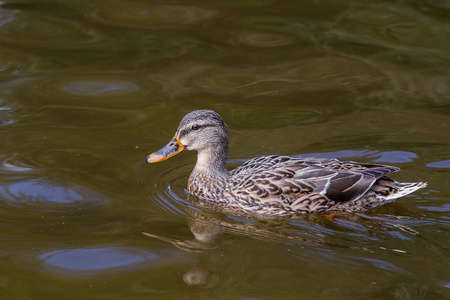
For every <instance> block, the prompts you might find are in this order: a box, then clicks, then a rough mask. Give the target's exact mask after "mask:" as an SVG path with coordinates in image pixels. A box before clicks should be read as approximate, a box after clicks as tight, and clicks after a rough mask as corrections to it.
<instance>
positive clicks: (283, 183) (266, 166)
mask: <svg viewBox="0 0 450 300" xmlns="http://www.w3.org/2000/svg"><path fill="white" fill-rule="evenodd" d="M398 170H399V169H398V168H396V167H390V166H382V165H373V164H360V163H356V162H351V161H340V160H337V159H322V158H299V157H290V156H264V157H259V158H256V159H253V160H250V161H248V162H246V163H245V164H244V165H242V166H241V167H239V168H237V169H236V170H234V171H232V172H231V175H232V178H233V185H234V188H235V189H237V190H241V191H243V192H244V193H248V194H249V195H251V196H254V197H258V198H261V199H264V198H278V199H282V200H283V201H284V202H290V203H292V202H293V201H295V200H296V199H298V198H299V197H302V196H305V195H308V194H321V195H324V196H326V197H327V198H328V199H330V200H334V201H338V202H345V201H353V200H356V199H358V198H359V197H361V196H362V195H364V194H365V193H366V192H367V191H368V190H369V189H370V187H371V186H372V185H373V184H374V182H375V181H376V180H377V179H378V178H381V177H383V176H386V175H387V174H389V173H392V172H395V171H398Z"/></svg>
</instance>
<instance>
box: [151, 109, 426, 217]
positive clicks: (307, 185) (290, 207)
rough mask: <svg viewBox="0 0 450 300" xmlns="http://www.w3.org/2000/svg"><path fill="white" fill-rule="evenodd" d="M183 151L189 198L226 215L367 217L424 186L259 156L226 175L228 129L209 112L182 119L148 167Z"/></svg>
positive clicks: (330, 164)
mask: <svg viewBox="0 0 450 300" xmlns="http://www.w3.org/2000/svg"><path fill="white" fill-rule="evenodd" d="M186 149H187V150H197V151H198V157H197V164H196V165H195V168H194V170H193V171H192V173H191V176H190V177H189V182H188V188H187V190H188V192H189V193H190V194H192V195H193V196H196V197H198V198H201V199H205V200H210V201H212V202H214V204H217V205H219V206H224V207H226V208H227V209H232V210H239V211H241V212H246V213H252V214H253V213H255V214H259V215H264V216H268V217H270V216H291V215H299V214H306V213H312V212H321V211H333V212H350V211H365V210H367V209H370V208H372V207H377V206H381V205H385V204H388V203H391V202H394V201H395V200H397V199H398V198H400V197H403V196H405V195H407V194H409V193H412V192H414V191H416V190H418V189H420V188H423V187H425V186H426V183H423V182H416V183H400V182H396V181H394V180H392V179H390V178H388V177H386V175H388V174H390V173H392V172H396V171H398V170H400V169H399V168H397V167H391V166H382V165H373V164H364V163H357V162H352V161H341V160H338V159H335V158H331V159H329V158H314V157H297V156H280V155H269V156H260V157H257V158H253V159H251V160H249V161H247V162H245V163H244V164H243V165H241V166H239V167H238V168H236V169H234V170H232V171H230V172H228V171H227V169H226V164H227V155H228V132H227V126H226V125H225V123H224V122H223V120H222V118H221V117H220V116H219V114H218V113H216V112H214V111H212V110H196V111H193V112H190V113H188V114H187V115H186V116H184V118H183V120H181V123H180V125H179V126H178V130H177V132H176V134H175V136H174V137H173V138H172V140H170V142H169V143H168V144H167V145H166V146H164V147H163V148H162V149H160V150H158V151H156V152H154V153H152V154H150V155H149V156H148V157H147V163H154V162H159V161H163V160H165V159H168V158H169V157H172V156H173V155H175V154H177V153H180V152H181V151H183V150H186Z"/></svg>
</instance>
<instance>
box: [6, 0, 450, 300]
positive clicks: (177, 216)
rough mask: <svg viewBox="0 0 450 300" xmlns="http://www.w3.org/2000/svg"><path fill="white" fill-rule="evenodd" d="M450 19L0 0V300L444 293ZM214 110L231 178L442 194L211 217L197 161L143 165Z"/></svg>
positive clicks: (379, 7)
mask: <svg viewBox="0 0 450 300" xmlns="http://www.w3.org/2000/svg"><path fill="white" fill-rule="evenodd" d="M449 20H450V4H449V2H448V1H445V0H436V1H372V2H370V1H356V0H354V1H333V0H324V1H275V0H274V1H267V0H260V1H258V0H249V1H124V0H116V1H112V0H108V1H70V0H53V1H48V0H42V1H31V0H23V1H13V0H11V1H1V2H0V78H1V80H0V105H1V106H0V131H1V132H0V141H1V145H2V147H1V150H0V157H1V160H0V162H1V163H0V178H1V179H0V269H1V272H0V298H1V299H261V300H263V299H264V300H266V299H395V300H405V299H411V300H412V299H414V300H415V299H448V297H450V293H449V289H450V270H449V228H450V215H449V212H450V204H449V198H450V187H449V185H448V183H449V180H450V142H449V141H450V22H449ZM205 108H207V109H213V110H215V111H217V112H218V113H220V114H221V116H222V117H223V118H224V120H225V122H226V123H227V125H228V130H229V134H230V153H229V162H230V168H232V167H235V166H237V165H238V164H239V163H242V162H243V161H245V160H246V159H249V158H252V157H254V156H256V155H261V154H270V153H275V154H308V153H309V154H311V155H317V156H326V157H338V158H342V159H351V160H357V161H363V162H374V163H381V164H390V165H395V166H398V167H400V168H401V169H402V171H401V172H399V173H396V174H394V175H393V178H394V179H396V180H399V181H404V182H415V181H426V182H428V183H429V185H428V187H427V188H426V189H422V190H419V191H417V192H415V193H414V194H413V195H410V196H408V197H405V198H403V199H401V200H400V201H398V202H397V203H394V204H391V205H388V206H385V207H381V208H377V209H373V210H370V211H368V212H365V213H355V214H351V215H348V216H338V217H336V218H335V219H334V220H330V219H328V218H327V217H326V215H312V216H306V217H302V218H299V219H295V220H283V221H277V222H268V221H258V220H256V221H255V220H245V219H241V218H237V217H234V216H227V215H223V214H220V213H212V212H207V211H204V210H203V209H202V208H201V207H198V206H196V205H195V203H194V204H192V203H193V202H192V201H188V200H189V199H187V196H186V195H185V193H184V188H185V187H186V182H187V178H188V176H189V174H190V171H191V170H192V168H193V165H194V163H195V160H196V156H195V153H187V152H184V153H182V154H180V155H177V156H176V157H173V158H171V159H170V160H167V161H165V162H163V163H160V164H155V165H147V164H145V158H146V156H147V155H148V154H150V153H151V152H153V151H155V150H157V149H159V148H160V147H162V146H163V145H164V144H165V143H167V142H168V141H169V139H170V138H171V137H172V136H173V134H174V133H175V130H176V128H177V126H178V123H179V121H180V120H181V118H182V117H183V116H184V115H185V114H186V113H187V112H190V111H192V110H194V109H205ZM143 231H144V232H147V233H149V234H151V235H158V236H164V237H167V238H166V239H162V238H159V239H158V238H154V237H149V236H145V235H143V234H142V233H141V232H143ZM194 234H196V236H197V238H199V240H202V238H203V239H204V240H203V241H199V240H195V238H194ZM205 239H206V240H205Z"/></svg>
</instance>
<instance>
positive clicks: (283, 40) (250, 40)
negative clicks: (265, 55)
mask: <svg viewBox="0 0 450 300" xmlns="http://www.w3.org/2000/svg"><path fill="white" fill-rule="evenodd" d="M295 42H296V39H295V37H291V36H287V35H283V34H278V33H272V32H253V31H241V32H238V33H236V34H235V35H234V36H233V37H232V43H238V44H242V45H246V46H252V47H282V46H287V45H290V44H293V43H295Z"/></svg>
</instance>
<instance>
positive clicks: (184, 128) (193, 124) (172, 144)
mask: <svg viewBox="0 0 450 300" xmlns="http://www.w3.org/2000/svg"><path fill="white" fill-rule="evenodd" d="M184 150H197V151H199V153H200V152H225V159H226V153H227V152H228V131H227V126H226V125H225V123H224V121H223V120H222V118H221V117H220V115H219V114H218V113H216V112H215V111H212V110H194V111H193V112H190V113H188V114H187V115H185V116H184V118H183V119H182V120H181V122H180V125H179V126H178V129H177V132H176V133H175V136H174V137H173V138H172V139H171V140H170V141H169V143H168V144H167V145H165V146H164V147H163V148H161V149H159V150H158V151H156V152H153V153H152V154H150V155H149V156H148V157H147V160H146V161H147V163H155V162H160V161H163V160H166V159H168V158H170V157H172V156H174V155H175V154H178V153H180V152H182V151H184Z"/></svg>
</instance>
